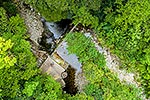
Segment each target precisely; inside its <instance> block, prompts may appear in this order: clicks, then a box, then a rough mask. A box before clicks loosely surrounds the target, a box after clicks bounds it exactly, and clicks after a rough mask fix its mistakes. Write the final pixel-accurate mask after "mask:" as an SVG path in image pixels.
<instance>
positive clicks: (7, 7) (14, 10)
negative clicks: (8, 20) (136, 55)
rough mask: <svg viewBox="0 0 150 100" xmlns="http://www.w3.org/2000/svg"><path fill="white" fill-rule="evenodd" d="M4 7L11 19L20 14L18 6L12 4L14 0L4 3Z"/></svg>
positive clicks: (7, 0)
mask: <svg viewBox="0 0 150 100" xmlns="http://www.w3.org/2000/svg"><path fill="white" fill-rule="evenodd" d="M2 7H3V8H4V9H5V10H6V13H7V15H8V16H9V17H11V16H15V15H16V14H17V12H18V11H17V8H16V6H15V5H14V4H13V3H12V0H4V1H2Z"/></svg>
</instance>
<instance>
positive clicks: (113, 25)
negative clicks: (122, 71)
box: [99, 0, 150, 95]
mask: <svg viewBox="0 0 150 100" xmlns="http://www.w3.org/2000/svg"><path fill="white" fill-rule="evenodd" d="M116 4H118V5H120V6H119V7H118V8H117V7H116V8H117V9H116V10H115V11H113V12H110V13H108V14H107V15H106V17H105V19H104V20H105V22H104V23H102V24H101V26H100V28H101V29H100V34H99V37H100V40H103V42H104V44H105V45H106V46H108V47H109V48H110V49H111V50H112V52H113V53H115V54H117V55H118V57H119V58H120V59H121V61H122V64H123V65H122V67H123V68H126V69H128V70H130V71H136V72H137V71H138V72H139V73H140V76H141V78H142V84H143V86H144V87H145V90H146V91H145V93H147V94H148V95H150V93H149V90H150V88H149V87H150V86H149V84H148V83H150V81H149V80H150V77H149V75H148V74H149V67H150V65H149V62H150V60H149V58H150V54H149V51H150V47H149V42H150V35H149V33H150V31H149V28H150V24H149V20H150V18H149V16H150V12H149V10H150V2H149V1H138V0H130V1H128V2H126V3H125V4H122V2H116Z"/></svg>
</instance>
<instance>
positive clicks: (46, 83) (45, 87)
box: [23, 75, 62, 100]
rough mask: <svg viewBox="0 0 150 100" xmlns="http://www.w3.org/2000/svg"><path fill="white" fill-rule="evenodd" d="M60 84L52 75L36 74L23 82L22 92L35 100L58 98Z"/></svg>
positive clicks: (54, 99) (53, 99)
mask: <svg viewBox="0 0 150 100" xmlns="http://www.w3.org/2000/svg"><path fill="white" fill-rule="evenodd" d="M60 88H61V86H60V84H59V83H57V82H56V81H55V80H54V79H53V78H52V77H50V76H47V75H43V76H41V75H40V76H36V77H34V78H32V79H30V80H28V81H27V82H26V83H25V88H24V90H23V93H25V94H26V95H27V96H28V97H29V98H33V99H36V100H50V99H51V100H58V99H60V97H61V95H62V90H61V89H60Z"/></svg>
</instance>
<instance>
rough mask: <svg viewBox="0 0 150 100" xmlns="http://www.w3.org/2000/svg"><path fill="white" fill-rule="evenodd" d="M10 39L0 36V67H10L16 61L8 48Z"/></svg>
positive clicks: (9, 47)
mask: <svg viewBox="0 0 150 100" xmlns="http://www.w3.org/2000/svg"><path fill="white" fill-rule="evenodd" d="M12 45H13V44H12V43H11V40H7V41H6V40H5V39H3V38H2V37H0V65H1V66H0V69H2V68H10V67H11V66H14V64H15V63H16V58H15V57H13V56H12V55H11V54H10V51H9V49H11V48H12Z"/></svg>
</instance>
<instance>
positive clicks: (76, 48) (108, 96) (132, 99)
mask: <svg viewBox="0 0 150 100" xmlns="http://www.w3.org/2000/svg"><path fill="white" fill-rule="evenodd" d="M66 40H67V42H68V45H69V47H68V50H69V51H70V52H71V53H75V54H77V56H78V57H79V60H80V61H81V62H82V64H83V67H82V68H83V71H84V73H85V76H86V78H87V79H88V80H89V81H90V83H89V84H88V85H87V86H86V87H85V93H86V94H87V95H90V96H93V97H94V98H95V99H96V100H140V95H139V91H138V90H137V89H136V88H134V87H132V86H129V85H125V84H123V83H121V82H120V81H119V79H118V78H117V77H116V76H115V75H114V73H112V72H110V71H109V70H108V68H107V67H106V65H105V59H104V56H103V55H102V54H100V53H99V52H98V51H97V50H96V48H95V45H94V43H92V42H91V41H90V39H89V38H86V37H85V36H84V34H83V33H77V32H76V33H69V34H68V35H67V37H66Z"/></svg>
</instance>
